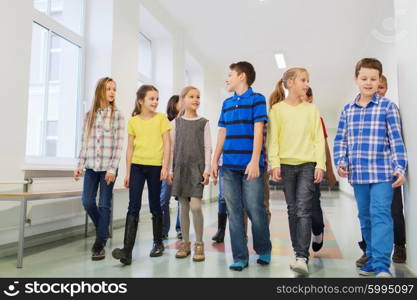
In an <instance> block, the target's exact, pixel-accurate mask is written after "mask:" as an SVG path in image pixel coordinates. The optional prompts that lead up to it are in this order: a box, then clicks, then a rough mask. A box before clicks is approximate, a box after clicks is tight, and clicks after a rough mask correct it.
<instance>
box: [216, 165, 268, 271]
mask: <svg viewBox="0 0 417 300" xmlns="http://www.w3.org/2000/svg"><path fill="white" fill-rule="evenodd" d="M260 171H261V172H260V173H261V174H260V176H259V177H257V178H254V179H252V180H251V181H248V180H247V175H245V174H244V173H245V171H244V170H231V169H225V168H222V172H223V183H224V198H225V200H226V206H227V213H228V217H229V230H230V240H231V243H232V253H233V261H234V262H238V261H241V262H244V263H247V262H248V260H249V251H248V246H247V241H246V234H245V224H244V220H243V214H244V211H245V210H246V212H247V214H248V217H249V219H250V220H251V223H252V234H253V248H254V249H255V251H256V253H258V254H269V253H271V249H272V245H271V240H270V233H269V225H268V217H267V214H266V211H265V206H264V202H263V201H264V178H263V170H262V169H261V170H260Z"/></svg>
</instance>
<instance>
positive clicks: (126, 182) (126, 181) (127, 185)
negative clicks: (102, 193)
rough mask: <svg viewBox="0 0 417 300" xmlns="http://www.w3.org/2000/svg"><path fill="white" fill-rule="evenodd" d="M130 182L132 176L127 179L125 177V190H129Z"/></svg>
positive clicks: (127, 176)
mask: <svg viewBox="0 0 417 300" xmlns="http://www.w3.org/2000/svg"><path fill="white" fill-rule="evenodd" d="M129 182H130V176H129V175H126V177H125V180H124V182H123V183H124V186H125V188H127V189H128V188H129Z"/></svg>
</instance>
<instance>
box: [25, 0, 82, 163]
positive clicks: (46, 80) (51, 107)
mask: <svg viewBox="0 0 417 300" xmlns="http://www.w3.org/2000/svg"><path fill="white" fill-rule="evenodd" d="M70 2H71V1H54V0H49V1H45V0H44V1H41V0H35V1H34V7H35V8H36V9H37V10H39V11H40V12H42V13H46V12H49V13H50V15H51V16H50V17H48V16H42V15H43V14H38V16H37V17H36V14H35V18H34V22H33V29H32V53H31V71H30V86H29V103H28V122H27V138H26V156H27V157H28V158H40V159H42V158H46V157H47V158H52V157H56V158H72V159H73V158H75V157H76V155H77V152H78V151H77V141H78V138H77V133H78V132H79V125H78V124H79V123H80V122H79V120H80V113H81V109H80V107H81V105H80V98H81V97H80V91H81V85H80V82H81V78H82V67H81V66H82V44H83V43H82V42H83V39H82V36H77V35H74V33H73V32H72V29H73V28H72V27H70V26H71V25H70V24H68V27H65V26H62V25H61V24H58V23H57V22H50V21H48V18H53V19H55V17H54V16H53V13H54V12H57V11H64V10H65V9H68V10H69V9H70V8H74V7H73V6H71V5H70V4H68V3H70ZM73 2H74V3H75V2H77V3H79V4H80V3H81V4H82V2H83V1H78V0H74V1H73ZM67 4H68V5H69V6H67ZM81 13H82V12H81V11H80V12H79V15H81ZM56 21H57V20H56ZM42 23H43V24H42ZM73 24H74V23H73ZM47 25H48V26H47ZM74 37H75V38H74ZM71 39H72V40H71ZM31 162H32V161H31Z"/></svg>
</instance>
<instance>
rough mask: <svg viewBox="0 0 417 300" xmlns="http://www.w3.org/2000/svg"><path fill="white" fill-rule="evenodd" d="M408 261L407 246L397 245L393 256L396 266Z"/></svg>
mask: <svg viewBox="0 0 417 300" xmlns="http://www.w3.org/2000/svg"><path fill="white" fill-rule="evenodd" d="M406 260H407V253H406V251H405V246H397V245H395V248H394V254H393V255H392V261H393V262H395V263H396V264H404V263H405V261H406Z"/></svg>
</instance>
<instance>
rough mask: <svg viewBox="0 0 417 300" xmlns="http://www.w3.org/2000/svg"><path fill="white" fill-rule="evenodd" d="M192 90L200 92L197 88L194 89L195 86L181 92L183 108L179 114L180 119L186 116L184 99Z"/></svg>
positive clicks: (187, 87)
mask: <svg viewBox="0 0 417 300" xmlns="http://www.w3.org/2000/svg"><path fill="white" fill-rule="evenodd" d="M192 90H197V91H199V89H198V88H196V87H194V86H191V85H189V86H186V87H185V88H183V89H182V90H181V93H180V100H181V102H182V106H181V108H180V112H179V113H178V117H181V116H183V115H184V114H185V105H184V98H185V96H187V94H188V93H189V92H190V91H192Z"/></svg>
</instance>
